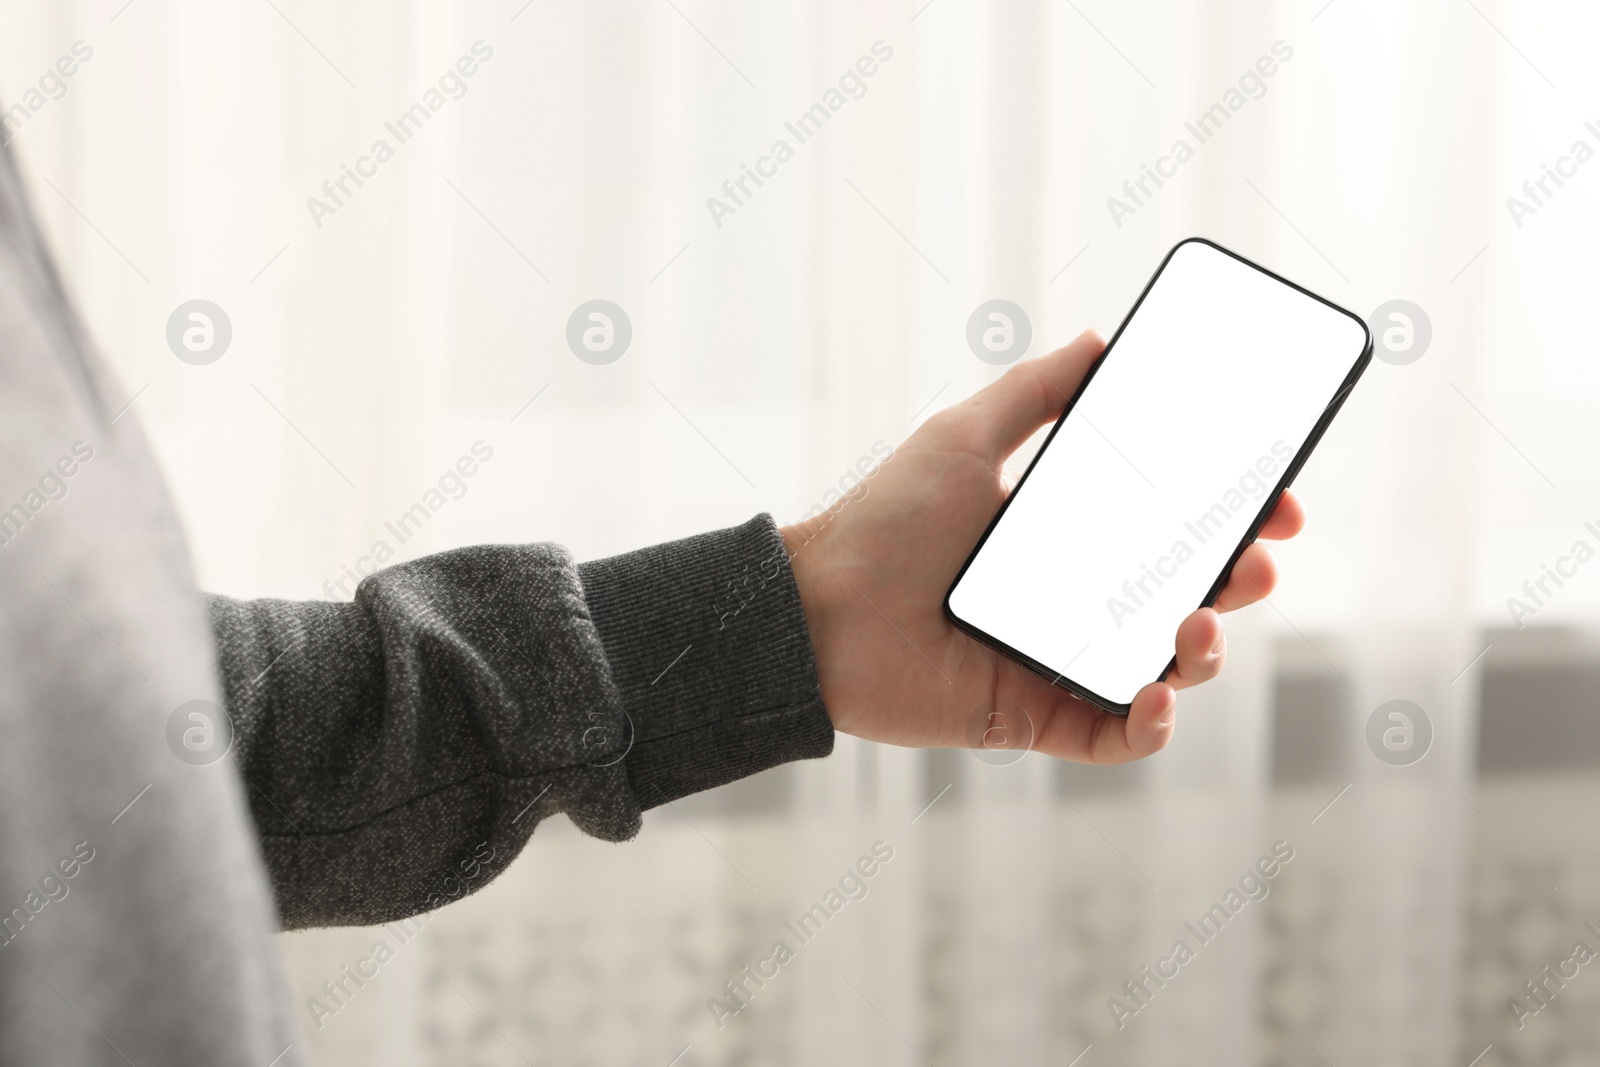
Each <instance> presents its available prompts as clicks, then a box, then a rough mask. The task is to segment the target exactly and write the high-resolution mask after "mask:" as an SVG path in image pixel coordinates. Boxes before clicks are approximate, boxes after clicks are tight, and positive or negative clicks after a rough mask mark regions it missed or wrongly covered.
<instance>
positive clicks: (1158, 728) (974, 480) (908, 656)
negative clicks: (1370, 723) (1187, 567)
mask: <svg viewBox="0 0 1600 1067" xmlns="http://www.w3.org/2000/svg"><path fill="white" fill-rule="evenodd" d="M1104 348H1105V341H1104V340H1103V339H1102V338H1101V337H1100V335H1099V334H1097V333H1095V332H1093V331H1089V332H1087V333H1085V334H1083V335H1082V336H1081V337H1079V338H1078V339H1077V340H1075V341H1073V342H1072V343H1071V344H1069V345H1067V346H1066V347H1065V348H1061V349H1057V350H1056V351H1054V352H1052V353H1050V354H1049V355H1047V356H1044V357H1042V358H1040V359H1036V360H1029V361H1028V362H1025V363H1020V364H1018V365H1017V366H1015V367H1013V368H1012V369H1011V370H1009V371H1007V372H1006V374H1005V375H1004V376H1003V377H1001V378H1000V379H999V380H998V381H996V382H994V383H993V384H992V385H990V386H988V387H987V388H985V389H983V390H981V391H980V392H978V393H976V394H975V395H973V396H972V397H971V398H969V399H967V400H965V401H963V402H961V403H959V404H956V405H955V406H954V407H949V408H946V409H945V410H943V411H940V412H939V413H938V414H936V415H934V416H933V417H932V418H930V419H928V420H927V421H926V422H925V423H923V424H922V426H921V427H919V428H918V429H917V432H916V433H914V434H912V435H911V437H910V438H909V439H908V440H907V441H906V442H905V443H904V444H903V445H901V446H900V448H899V449H898V450H897V451H896V452H895V454H894V455H893V456H892V457H891V458H890V459H889V460H887V461H886V462H885V463H884V464H883V465H882V466H881V467H880V468H879V470H878V471H877V472H876V473H874V474H873V476H872V477H871V479H870V480H869V481H868V482H866V483H864V485H863V489H864V493H862V494H857V495H855V496H853V497H847V498H845V499H844V500H841V501H839V502H838V503H836V504H835V505H834V506H833V507H832V508H831V509H829V510H828V511H826V512H824V513H823V514H821V515H818V516H816V517H815V518H812V519H809V520H807V521H805V522H802V523H799V524H797V525H794V526H788V527H785V528H784V529H783V530H782V533H783V538H784V543H785V545H786V547H787V549H788V552H789V555H790V561H791V566H792V567H793V570H794V575H795V581H796V583H797V584H798V586H799V589H800V602H801V605H802V607H803V608H804V610H805V616H806V623H807V624H808V625H809V627H810V629H811V640H812V644H813V646H814V648H815V650H816V657H817V672H818V675H819V677H820V679H821V683H822V699H823V702H824V703H825V704H826V705H827V707H828V713H829V715H830V716H831V717H832V719H833V724H834V727H835V728H836V729H838V730H842V731H844V732H845V733H849V734H855V735H856V736H858V737H864V738H867V739H869V740H873V741H883V742H887V743H890V744H896V745H908V746H913V747H972V746H974V745H977V744H980V743H981V739H982V738H983V737H984V736H985V731H986V730H988V729H989V727H990V725H991V722H992V721H993V720H991V712H992V711H993V710H994V709H996V708H1001V709H1004V708H1005V707H1006V706H1007V705H1008V704H1012V705H1017V706H1020V707H1021V708H1022V709H1024V710H1025V711H1026V713H1027V715H1028V717H1029V718H1030V719H1031V720H1032V735H1033V736H1032V742H1031V747H1032V748H1033V749H1034V750H1036V751H1039V752H1044V753H1046V754H1048V755H1052V756H1057V757H1060V758H1062V759H1070V760H1077V761H1079V762H1084V763H1122V762H1124V761H1126V760H1131V759H1138V758H1140V757H1142V756H1148V755H1149V754H1150V753H1152V752H1155V751H1157V750H1159V749H1160V748H1162V747H1163V746H1164V745H1165V744H1166V743H1167V741H1168V739H1170V738H1171V736H1172V729H1173V723H1174V719H1175V716H1176V709H1177V694H1176V692H1175V690H1178V689H1183V688H1185V687H1187V686H1191V685H1198V684H1199V683H1201V682H1204V681H1207V680H1209V679H1211V678H1213V677H1215V676H1216V674H1217V672H1218V671H1220V670H1221V669H1222V663H1223V660H1224V658H1225V657H1226V643H1225V641H1224V638H1223V633H1222V621H1221V619H1220V618H1219V617H1218V614H1217V611H1232V610H1234V609H1236V608H1242V607H1244V606H1246V605H1248V604H1253V603H1255V602H1256V601H1257V600H1260V599H1261V598H1262V597H1264V596H1266V595H1267V594H1268V593H1270V592H1272V589H1273V587H1274V586H1275V585H1276V584H1277V580H1278V572H1277V567H1276V565H1275V564H1274V562H1273V558H1272V553H1271V552H1270V551H1269V550H1268V549H1267V547H1266V546H1265V545H1262V544H1259V543H1257V544H1252V545H1250V546H1249V547H1248V548H1246V549H1245V551H1244V554H1243V555H1242V556H1240V557H1239V561H1238V563H1237V564H1235V566H1234V568H1233V572H1232V574H1231V575H1230V576H1229V579H1228V583H1227V586H1226V588H1224V589H1223V591H1222V595H1221V596H1220V597H1218V599H1217V608H1216V610H1213V609H1211V608H1201V609H1200V610H1198V611H1196V612H1194V614H1192V615H1190V616H1189V617H1188V618H1187V619H1185V620H1184V621H1183V623H1182V625H1180V626H1179V627H1178V632H1177V635H1176V641H1175V645H1176V651H1177V666H1176V667H1175V668H1174V670H1173V671H1172V672H1171V673H1170V674H1169V675H1168V676H1167V678H1166V679H1165V680H1164V681H1159V682H1151V683H1150V684H1149V685H1147V686H1145V687H1144V688H1143V689H1141V690H1140V691H1139V693H1138V695H1137V696H1136V697H1135V698H1134V701H1133V707H1132V710H1131V711H1130V712H1129V714H1128V716H1127V717H1126V718H1119V717H1117V716H1114V715H1108V714H1106V713H1105V712H1104V711H1101V710H1100V709H1099V708H1096V707H1094V706H1093V705H1091V704H1088V703H1086V702H1085V701H1083V700H1081V699H1079V698H1078V697H1075V696H1073V695H1072V694H1070V693H1068V692H1067V691H1065V690H1063V689H1060V688H1057V687H1056V686H1053V685H1051V684H1050V683H1049V682H1047V681H1045V679H1043V678H1040V677H1039V676H1038V675H1036V674H1034V673H1033V672H1032V671H1029V670H1028V669H1027V668H1026V667H1023V666H1021V665H1019V664H1017V663H1014V662H1012V661H1011V660H1009V659H1007V658H1005V657H1004V656H1001V655H1000V654H999V653H997V652H994V651H992V650H990V649H989V648H988V647H986V646H984V645H982V644H979V643H978V642H977V641H974V640H973V639H971V638H969V637H968V636H966V635H965V634H963V633H962V632H961V631H960V630H957V629H956V628H955V627H954V626H952V625H951V624H950V621H949V620H948V619H947V618H946V617H945V615H944V609H943V600H944V594H945V591H946V590H947V589H949V587H950V583H951V581H952V580H954V578H955V575H956V571H957V570H959V569H960V567H961V564H962V563H963V562H964V561H965V560H966V557H967V554H968V553H969V552H970V551H971V550H972V546H973V545H975V544H977V542H978V538H979V536H981V535H982V533H983V531H984V529H985V528H986V527H987V526H988V524H989V520H990V519H992V518H993V517H994V514H995V512H996V511H998V510H999V508H1000V505H1001V504H1002V503H1003V502H1004V500H1005V498H1006V494H1007V493H1008V492H1009V491H1010V481H1011V480H1010V479H1008V478H1007V476H1006V475H1005V474H1004V473H1003V471H1002V464H1003V462H1004V461H1005V459H1006V458H1007V457H1008V456H1009V455H1010V454H1011V453H1012V452H1014V451H1016V449H1017V448H1019V447H1021V445H1022V444H1023V443H1024V442H1026V441H1027V440H1028V438H1029V437H1031V436H1032V435H1033V433H1034V432H1035V431H1036V430H1038V429H1039V428H1040V427H1041V426H1044V425H1046V424H1047V423H1050V422H1053V421H1055V419H1056V418H1057V417H1058V416H1060V414H1061V411H1062V409H1063V408H1064V407H1065V406H1066V404H1067V400H1068V399H1069V398H1070V397H1071V396H1072V395H1073V394H1074V393H1075V392H1076V391H1077V388H1078V384H1079V383H1080V382H1081V381H1082V380H1083V376H1084V374H1085V372H1087V371H1088V369H1089V367H1090V366H1091V365H1092V364H1093V363H1094V361H1095V358H1096V357H1098V356H1099V355H1100V352H1101V350H1103V349H1104ZM1304 524H1305V512H1304V511H1303V509H1302V508H1301V506H1300V502H1299V501H1298V500H1297V499H1296V498H1295V497H1294V495H1293V494H1291V493H1287V492H1286V493H1284V495H1283V498H1282V499H1281V500H1280V501H1279V502H1278V506H1277V508H1276V510H1274V511H1273V513H1272V516H1271V517H1270V518H1269V519H1268V520H1267V522H1266V524H1265V525H1264V526H1263V527H1262V529H1261V535H1260V536H1262V537H1264V538H1275V539H1283V538H1288V537H1293V536H1294V535H1295V534H1296V533H1298V532H1299V531H1300V528H1301V527H1302V526H1303V525H1304Z"/></svg>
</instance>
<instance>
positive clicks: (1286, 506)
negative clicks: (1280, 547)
mask: <svg viewBox="0 0 1600 1067" xmlns="http://www.w3.org/2000/svg"><path fill="white" fill-rule="evenodd" d="M1305 526H1306V509H1305V505H1304V504H1302V503H1300V498H1299V497H1297V496H1295V495H1294V491H1293V490H1291V489H1285V490H1284V491H1283V495H1282V496H1281V497H1279V498H1278V506H1277V507H1275V508H1273V509H1272V514H1271V515H1269V516H1267V521H1266V522H1264V523H1262V524H1261V532H1260V533H1258V534H1256V536H1257V537H1262V538H1265V539H1267V540H1268V541H1287V540H1288V539H1289V538H1291V537H1293V536H1294V535H1295V534H1297V533H1299V532H1300V531H1301V530H1303V529H1305Z"/></svg>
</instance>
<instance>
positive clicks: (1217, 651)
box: [1211, 633, 1228, 657]
mask: <svg viewBox="0 0 1600 1067" xmlns="http://www.w3.org/2000/svg"><path fill="white" fill-rule="evenodd" d="M1227 646H1228V635H1227V634H1225V633H1219V634H1217V639H1216V641H1215V642H1213V643H1212V645H1211V655H1212V656H1214V657H1215V656H1220V655H1222V650H1223V649H1224V648H1226V647H1227Z"/></svg>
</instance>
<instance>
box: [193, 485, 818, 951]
mask: <svg viewBox="0 0 1600 1067" xmlns="http://www.w3.org/2000/svg"><path fill="white" fill-rule="evenodd" d="M210 603H211V619H212V623H213V630H214V632H215V637H216V642H217V647H218V656H219V661H220V671H221V675H222V682H223V689H224V693H225V695H226V702H227V712H228V719H229V720H230V722H231V725H232V728H233V751H232V755H233V758H234V762H235V765H236V766H237V768H238V770H239V772H240V773H241V774H242V776H243V779H244V789H245V792H246V794H247V796H248V799H249V803H250V807H251V811H252V813H253V815H254V818H255V822H256V825H257V828H258V830H259V833H260V837H261V845H262V851H263V855H264V859H265V861H266V865H267V868H268V871H269V873H270V875H271V879H272V885H273V889H274V892H275V893H276V896H277V901H278V908H279V912H280V917H281V921H282V923H283V925H284V927H285V928H288V929H293V928H298V927H306V926H327V925H344V924H372V923H379V922H385V921H389V920H392V919H398V918H403V917H406V916H409V915H415V914H418V913H421V912H425V911H432V910H433V909H435V908H437V907H439V906H441V905H443V904H446V903H449V902H450V901H451V900H454V899H456V898H458V897H461V896H463V895H465V894H467V893H470V892H473V891H475V890H477V889H479V888H482V887H483V886H484V885H486V884H487V883H488V882H489V880H490V879H492V878H493V877H494V876H495V875H496V874H498V873H499V872H500V871H501V870H503V869H504V868H505V866H506V865H507V864H508V863H510V861H511V860H512V859H513V858H515V856H516V855H517V853H518V852H520V851H521V849H522V847H523V845H524V844H525V843H526V842H527V840H528V837H529V836H530V835H531V834H532V832H533V828H534V826H535V825H537V824H538V822H539V821H540V820H541V819H543V818H546V817H548V816H550V815H554V814H556V813H558V812H560V813H565V814H566V815H567V816H568V817H569V818H570V819H571V820H572V821H573V822H574V823H575V824H576V825H577V826H578V827H579V828H580V829H582V830H584V831H585V832H587V833H589V834H592V835H594V836H596V837H600V838H603V839H605V840H608V841H623V840H627V839H628V838H631V837H632V836H634V835H635V834H637V833H638V831H639V828H640V825H641V816H642V812H643V811H644V810H645V809H647V808H651V807H654V806H657V805H660V804H665V803H668V802H669V801H672V800H676V799H677V798H679V797H682V796H686V795H687V794H690V793H693V792H696V791H699V790H703V789H710V788H712V787H714V786H718V785H721V784H724V783H726V782H731V781H733V780H735V779H737V778H741V777H744V776H746V775H750V774H754V773H756V772H757V771H761V770H765V769H767V768H769V767H773V766H776V765H777V764H780V763H784V762H787V761H790V760H796V759H805V758H815V757H821V756H826V755H827V754H828V753H829V752H830V751H832V748H833V727H832V724H831V723H830V721H829V719H828V716H827V712H826V710H825V709H824V707H823V704H822V699H821V695H820V692H819V689H818V684H817V675H816V664H815V662H814V660H813V658H812V652H811V643H810V636H809V634H808V632H807V630H806V623H805V617H804V615H803V613H802V611H801V607H800V598H799V592H798V590H797V589H796V588H795V583H794V576H793V574H792V572H791V571H790V569H789V565H788V560H787V558H786V554H785V552H784V546H783V541H782V538H781V537H780V536H779V535H778V531H777V529H776V527H775V526H774V525H773V522H772V519H771V517H770V516H767V515H760V516H758V517H756V518H754V519H752V520H750V521H749V522H747V523H745V524H744V525H742V526H736V527H733V528H731V529H727V530H719V531H715V532H712V533H707V534H702V535H699V536H696V537H691V538H688V539H686V540H682V541H674V542H670V543H668V544H663V545H657V546H654V547H652V548H647V549H643V550H641V551H638V552H631V553H627V554H625V555H621V556H615V557H612V558H610V559H604V560H598V561H595V562H592V563H586V564H582V565H577V566H575V565H574V564H573V562H572V559H571V557H570V556H569V555H568V553H567V552H566V551H565V550H564V549H562V548H560V547H558V546H554V545H501V546H481V547H476V548H466V549H460V550H456V551H452V552H444V553H440V554H438V555H435V556H428V557H426V558H423V559H420V560H416V561H414V562H411V563H403V564H398V565H396V566H393V567H390V568H388V569H386V570H383V571H380V572H378V573H376V574H374V575H372V576H371V577H369V578H366V579H365V580H363V581H362V582H361V583H360V585H359V586H358V587H357V589H356V595H355V600H354V602H353V603H330V602H321V601H309V602H291V601H283V600H254V601H240V600H232V599H228V598H225V597H212V598H211V601H210Z"/></svg>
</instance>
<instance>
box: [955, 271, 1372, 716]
mask: <svg viewBox="0 0 1600 1067" xmlns="http://www.w3.org/2000/svg"><path fill="white" fill-rule="evenodd" d="M1365 345H1366V329H1365V327H1364V326H1363V325H1362V323H1361V322H1360V320H1359V319H1357V318H1355V317H1354V316H1352V315H1350V314H1348V313H1346V312H1343V311H1341V310H1339V309H1337V308H1335V307H1332V306H1330V305H1328V304H1325V303H1322V302H1321V301H1319V300H1316V299H1315V298H1313V297H1311V296H1308V295H1307V294H1305V293H1302V292H1300V291H1298V290H1296V289H1294V288H1293V287H1292V286H1289V285H1286V284H1284V283H1283V282H1281V281H1279V280H1277V279H1276V278H1273V277H1272V276H1271V275H1268V274H1267V273H1265V272H1263V271H1261V270H1259V269H1257V268H1255V267H1253V266H1251V265H1250V264H1248V263H1245V262H1242V261H1241V260H1239V259H1236V258H1235V257H1233V256H1231V255H1229V254H1227V253H1225V252H1222V251H1220V250H1219V249H1217V248H1215V247H1213V246H1211V245H1209V244H1205V243H1201V242H1198V241H1186V242H1184V243H1183V244H1181V245H1179V246H1178V247H1177V249H1176V250H1175V251H1174V252H1173V253H1172V255H1171V257H1170V258H1169V259H1168V261H1167V264H1166V266H1165V267H1164V268H1163V269H1162V271H1161V273H1160V275H1159V276H1158V277H1157V278H1156V280H1155V282H1154V284H1153V285H1152V286H1151V288H1150V290H1149V292H1148V293H1147V294H1146V296H1145V298H1144V300H1143V302H1142V303H1141V304H1140V305H1139V306H1138V308H1137V310H1136V311H1135V312H1134V313H1133V316H1132V317H1131V318H1130V319H1129V320H1128V322H1127V323H1126V324H1125V325H1124V327H1123V330H1122V332H1121V334H1120V335H1119V336H1118V337H1116V338H1115V339H1114V340H1113V342H1112V346H1111V349H1110V351H1109V352H1108V353H1107V355H1106V357H1105V360H1104V362H1103V364H1102V365H1101V366H1100V368H1099V370H1098V371H1096V372H1095V375H1094V377H1093V378H1092V379H1091V381H1090V382H1089V384H1088V386H1087V387H1085V388H1084V390H1083V393H1082V395H1081V396H1079V398H1078V400H1077V403H1076V404H1075V405H1074V406H1073V408H1072V410H1071V412H1070V413H1069V414H1068V415H1067V418H1066V420H1065V421H1064V422H1063V423H1062V424H1061V426H1060V428H1059V429H1058V430H1057V431H1056V434H1055V436H1054V437H1053V438H1052V439H1051V441H1050V443H1049V444H1048V446H1047V447H1046V448H1045V450H1044V452H1043V454H1042V455H1041V456H1040V457H1039V459H1038V461H1037V462H1036V463H1035V464H1034V466H1033V468H1032V470H1031V471H1030V472H1029V473H1028V476H1027V478H1026V479H1024V481H1023V483H1022V485H1021V486H1020V487H1019V488H1018V489H1017V491H1016V492H1015V493H1014V494H1013V497H1012V500H1011V503H1010V505H1009V507H1007V509H1006V511H1005V513H1004V514H1003V515H1002V516H1001V518H1000V521H999V523H998V524H997V525H996V526H995V528H994V529H993V531H992V532H991V533H990V535H989V537H988V539H987V540H986V541H985V542H984V543H983V547H982V549H981V550H980V551H979V552H978V554H977V556H976V557H975V558H974V559H973V560H972V562H971V565H970V566H969V567H968V568H967V570H966V572H965V573H964V574H963V575H962V576H961V579H960V581H959V582H958V583H957V585H956V586H955V588H954V589H952V591H951V594H950V601H949V603H950V609H951V611H952V612H953V613H954V614H955V615H956V617H957V618H959V619H961V620H962V621H964V622H965V623H967V624H968V625H970V626H972V627H974V628H976V629H978V630H980V631H982V632H984V633H986V634H988V635H990V636H991V637H993V638H994V639H996V640H998V641H1000V642H1002V643H1003V644H1006V645H1009V646H1010V647H1011V648H1014V649H1016V650H1017V651H1019V652H1021V653H1023V654H1024V655H1026V656H1028V657H1030V658H1032V659H1034V660H1036V661H1037V662H1039V663H1041V664H1043V665H1044V666H1045V667H1047V668H1048V669H1049V670H1051V671H1052V672H1056V673H1059V674H1060V675H1062V676H1063V677H1064V678H1066V679H1067V680H1069V681H1071V682H1074V683H1076V684H1077V685H1079V686H1081V687H1083V688H1085V689H1087V690H1089V691H1090V692H1092V693H1095V694H1097V695H1098V696H1100V697H1103V698H1105V699H1106V700H1109V701H1111V702H1114V703H1117V704H1127V703H1129V702H1131V701H1132V700H1133V697H1134V694H1135V693H1137V692H1138V690H1139V689H1140V688H1141V687H1143V686H1144V685H1146V684H1148V683H1150V682H1152V681H1154V680H1156V678H1157V677H1158V676H1159V675H1160V673H1161V671H1162V670H1163V669H1164V668H1165V667H1166V665H1167V663H1168V661H1169V660H1171V658H1172V654H1173V639H1174V637H1175V635H1176V633H1177V628H1178V624H1179V623H1180V622H1181V621H1182V620H1183V618H1184V617H1185V616H1186V615H1188V614H1189V613H1190V612H1191V611H1193V610H1194V609H1195V608H1197V607H1199V606H1200V603H1201V601H1202V600H1203V599H1204V598H1205V595H1206V593H1207V592H1208V591H1209V590H1210V588H1211V586H1212V584H1213V583H1214V582H1215V581H1216V579H1217V577H1218V575H1220V574H1221V573H1222V569H1223V567H1224V566H1226V565H1227V562H1228V559H1229V557H1230V556H1231V555H1232V554H1233V551H1234V549H1236V548H1237V547H1238V546H1239V542H1240V541H1241V540H1242V539H1243V538H1244V535H1245V533H1246V532H1247V531H1248V530H1249V528H1250V525H1251V523H1252V522H1254V520H1255V518H1256V516H1257V515H1258V514H1259V513H1260V512H1261V511H1262V509H1263V508H1264V507H1265V506H1266V502H1267V500H1268V498H1269V495H1270V494H1271V492H1272V490H1273V489H1274V488H1276V486H1277V484H1278V482H1279V481H1280V480H1281V479H1282V478H1283V476H1284V473H1285V471H1286V469H1287V466H1288V463H1289V461H1290V460H1291V459H1292V458H1293V457H1294V455H1295V454H1297V453H1298V452H1299V451H1300V448H1301V446H1302V445H1303V444H1304V443H1305V442H1306V440H1307V439H1308V438H1309V436H1310V435H1311V433H1312V431H1313V429H1314V428H1315V426H1316V424H1317V422H1318V420H1319V419H1320V417H1321V416H1322V414H1323V412H1324V411H1325V410H1326V409H1327V406H1328V404H1329V402H1330V401H1332V400H1333V398H1334V396H1335V395H1336V394H1337V392H1338V390H1339V386H1340V384H1341V383H1342V382H1343V381H1344V379H1345V378H1346V376H1347V375H1348V374H1349V373H1350V371H1351V369H1352V368H1353V367H1354V366H1355V364H1356V362H1357V360H1358V359H1359V358H1360V356H1361V353H1362V350H1363V349H1364V347H1365ZM1125 583H1126V584H1125Z"/></svg>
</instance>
